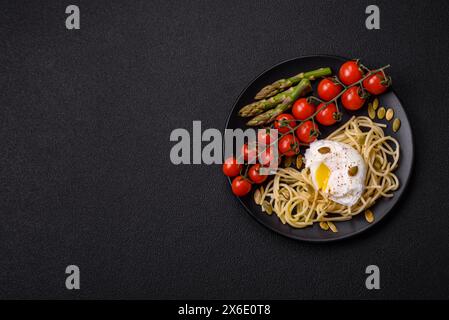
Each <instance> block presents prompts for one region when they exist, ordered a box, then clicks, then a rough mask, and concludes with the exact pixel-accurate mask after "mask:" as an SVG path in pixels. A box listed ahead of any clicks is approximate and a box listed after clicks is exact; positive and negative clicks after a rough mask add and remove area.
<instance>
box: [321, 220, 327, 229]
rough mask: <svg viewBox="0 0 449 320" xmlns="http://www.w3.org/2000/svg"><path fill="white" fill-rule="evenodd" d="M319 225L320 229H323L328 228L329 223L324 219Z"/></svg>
mask: <svg viewBox="0 0 449 320" xmlns="http://www.w3.org/2000/svg"><path fill="white" fill-rule="evenodd" d="M320 227H321V229H323V230H329V225H328V224H327V222H326V221H321V222H320Z"/></svg>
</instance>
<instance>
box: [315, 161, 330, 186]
mask: <svg viewBox="0 0 449 320" xmlns="http://www.w3.org/2000/svg"><path fill="white" fill-rule="evenodd" d="M330 175H331V171H330V170H329V168H328V167H327V166H326V165H325V164H324V163H322V162H321V163H320V165H319V167H318V169H317V170H316V174H315V179H316V183H317V185H318V189H321V190H322V191H325V190H326V188H327V182H328V181H329V176H330Z"/></svg>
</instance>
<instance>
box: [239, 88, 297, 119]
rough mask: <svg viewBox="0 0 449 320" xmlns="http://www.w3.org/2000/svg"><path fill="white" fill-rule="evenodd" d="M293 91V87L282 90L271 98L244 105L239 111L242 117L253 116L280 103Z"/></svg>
mask: <svg viewBox="0 0 449 320" xmlns="http://www.w3.org/2000/svg"><path fill="white" fill-rule="evenodd" d="M292 93H293V88H290V89H288V90H286V91H284V92H281V93H279V94H277V95H275V96H274V97H271V98H269V99H263V100H260V101H256V102H253V103H250V104H248V105H246V106H244V107H243V108H242V109H240V111H239V116H241V117H253V116H256V115H258V114H260V113H262V112H264V111H266V110H268V109H271V108H273V107H274V106H276V105H278V104H279V103H281V102H282V101H284V100H285V99H286V98H288V97H289V96H290V95H291V94H292Z"/></svg>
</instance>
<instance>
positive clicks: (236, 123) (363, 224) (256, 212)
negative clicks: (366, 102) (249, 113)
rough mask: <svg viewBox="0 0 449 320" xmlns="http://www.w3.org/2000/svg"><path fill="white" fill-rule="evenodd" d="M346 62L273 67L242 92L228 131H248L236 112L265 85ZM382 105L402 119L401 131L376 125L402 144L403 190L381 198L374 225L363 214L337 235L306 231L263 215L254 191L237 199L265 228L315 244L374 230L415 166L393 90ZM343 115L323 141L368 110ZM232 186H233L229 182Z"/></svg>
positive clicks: (313, 60) (314, 59)
mask: <svg viewBox="0 0 449 320" xmlns="http://www.w3.org/2000/svg"><path fill="white" fill-rule="evenodd" d="M345 60H348V59H345V58H342V57H335V56H326V55H320V56H306V57H300V58H296V59H292V60H288V61H285V62H282V63H280V64H278V65H276V66H274V67H272V68H270V69H269V70H267V71H265V72H264V73H262V74H261V75H260V76H258V77H257V78H256V79H255V80H254V81H252V82H251V83H250V85H249V86H248V87H247V88H246V89H245V90H243V92H242V93H241V95H240V96H239V98H238V99H237V102H236V103H235V105H234V107H233V109H232V112H231V114H230V115H229V117H228V121H227V123H226V128H229V129H235V128H246V126H245V120H246V119H242V118H240V117H239V116H238V115H237V112H238V110H239V109H240V108H241V107H243V106H244V105H246V104H248V103H250V102H252V101H254V96H255V95H256V93H257V92H258V91H259V90H260V89H261V88H262V87H264V86H265V85H267V84H270V83H272V82H274V81H276V80H278V79H282V78H287V77H289V76H292V75H294V74H297V73H299V72H303V71H308V70H313V69H317V68H320V67H331V68H332V71H333V72H334V74H335V72H337V71H338V69H339V67H340V66H341V64H342V63H343V62H344V61H345ZM386 63H388V62H386ZM376 67H380V66H376ZM317 83H318V81H314V82H313V86H314V92H316V90H315V89H316V86H317ZM379 102H380V103H379V105H380V106H388V107H391V108H393V109H394V111H395V117H397V118H399V119H400V120H401V128H400V130H399V131H398V132H393V131H392V129H391V123H388V121H386V120H385V119H384V120H377V122H381V123H388V126H387V128H386V129H385V132H386V134H387V135H391V136H393V137H395V138H396V139H397V140H398V141H399V143H400V146H401V149H400V162H399V168H398V169H397V170H396V171H395V173H396V175H397V176H398V178H399V180H400V184H401V185H400V188H399V189H398V190H397V191H396V192H395V195H394V197H393V198H390V199H384V198H383V199H379V200H378V201H377V203H376V204H375V205H374V206H373V207H371V210H372V211H373V212H374V215H375V220H374V222H372V223H368V222H367V221H366V220H365V218H364V215H363V213H362V214H359V215H357V216H355V217H354V218H353V219H352V220H349V221H344V222H337V223H336V226H337V228H338V233H333V232H331V231H324V230H322V229H321V228H320V227H319V225H318V224H314V225H313V226H311V227H307V228H303V229H296V228H293V227H291V226H289V225H287V224H285V225H284V224H282V222H281V221H280V220H279V219H278V217H277V216H276V214H273V215H271V216H269V215H267V214H266V213H263V212H262V211H261V209H260V207H259V206H258V205H256V204H255V203H254V201H253V192H254V190H253V191H252V192H251V193H250V194H249V195H248V196H246V197H243V198H238V199H239V201H240V202H241V204H242V205H243V207H244V208H245V209H246V211H247V212H248V213H249V214H250V215H251V216H253V217H254V218H255V219H256V220H257V221H259V222H260V223H262V224H263V225H264V226H266V227H268V228H270V229H271V230H273V231H276V232H278V233H280V234H282V235H284V236H287V237H290V238H293V239H298V240H304V241H315V242H324V241H333V240H339V239H343V238H348V237H350V236H353V235H356V234H358V233H361V232H363V231H365V230H367V229H368V228H370V227H372V226H373V225H375V224H376V223H378V222H379V221H380V220H382V219H383V218H384V217H385V215H386V214H387V213H389V212H391V210H392V208H393V206H394V205H395V204H396V203H397V202H398V200H399V198H400V197H401V196H402V194H403V193H404V189H405V188H406V185H407V182H408V180H409V178H410V174H411V170H412V163H413V139H412V130H411V127H410V123H409V121H408V119H407V115H406V113H405V111H404V108H403V107H402V104H401V102H400V100H399V98H398V97H397V96H396V94H395V93H394V91H392V90H391V89H390V90H389V91H388V92H387V93H385V94H383V95H381V96H380V97H379ZM341 109H343V108H341ZM342 112H343V119H342V122H340V123H337V124H335V125H334V126H331V127H323V126H320V130H321V133H322V135H321V136H320V139H323V138H325V137H326V136H327V135H329V134H330V133H331V132H332V131H334V130H335V129H336V128H337V127H339V126H340V125H342V124H343V123H344V122H346V121H347V120H348V119H349V118H350V117H351V116H352V115H357V116H358V115H367V107H366V106H364V107H363V108H362V109H361V110H358V111H356V112H349V111H347V110H342ZM229 183H231V180H230V179H229Z"/></svg>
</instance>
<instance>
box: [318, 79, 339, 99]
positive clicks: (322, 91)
mask: <svg viewBox="0 0 449 320" xmlns="http://www.w3.org/2000/svg"><path fill="white" fill-rule="evenodd" d="M341 90H343V87H342V86H341V84H339V83H336V82H335V81H333V80H332V79H329V78H325V79H323V80H321V81H320V83H319V84H318V96H319V97H320V98H321V99H323V100H324V101H329V100H332V99H333V98H335V97H336V96H337V95H338V94H339V93H340V92H341Z"/></svg>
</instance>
